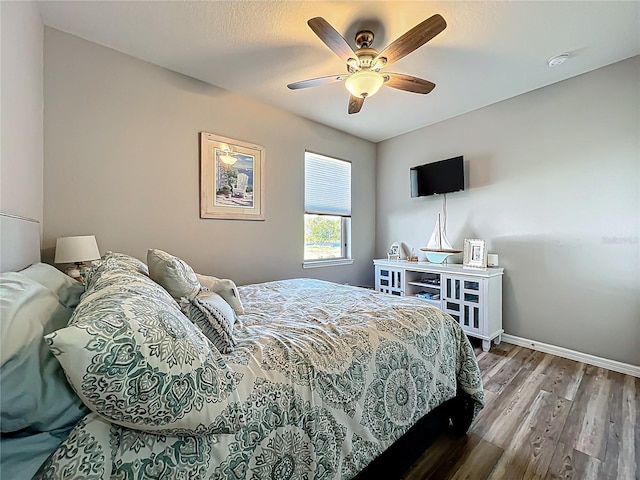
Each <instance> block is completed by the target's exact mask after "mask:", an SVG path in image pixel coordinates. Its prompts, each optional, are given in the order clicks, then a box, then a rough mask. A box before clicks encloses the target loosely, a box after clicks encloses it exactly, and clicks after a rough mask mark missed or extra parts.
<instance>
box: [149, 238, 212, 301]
mask: <svg viewBox="0 0 640 480" xmlns="http://www.w3.org/2000/svg"><path fill="white" fill-rule="evenodd" d="M147 263H148V264H149V276H150V277H151V278H152V279H153V280H154V281H156V282H157V283H159V284H160V285H162V286H163V287H164V288H165V290H166V291H167V292H169V293H170V294H171V296H172V297H173V298H176V299H179V298H182V297H187V298H193V297H195V296H196V295H197V294H198V292H199V291H200V282H199V281H198V278H197V277H196V273H195V272H194V271H193V268H191V267H190V266H189V265H187V263H186V262H184V261H183V260H181V259H179V258H178V257H174V256H173V255H170V254H168V253H167V252H163V251H162V250H157V249H153V248H150V249H149V251H148V252H147Z"/></svg>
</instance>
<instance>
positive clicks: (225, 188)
mask: <svg viewBox="0 0 640 480" xmlns="http://www.w3.org/2000/svg"><path fill="white" fill-rule="evenodd" d="M264 161H265V150H264V147H262V146H260V145H255V144H252V143H248V142H243V141H241V140H234V139H232V138H227V137H221V136H219V135H214V134H213V133H207V132H200V218H218V219H231V220H264Z"/></svg>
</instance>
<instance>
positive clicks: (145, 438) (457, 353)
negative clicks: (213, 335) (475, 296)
mask: <svg viewBox="0 0 640 480" xmlns="http://www.w3.org/2000/svg"><path fill="white" fill-rule="evenodd" d="M2 250H3V255H4V251H5V246H4V245H3V247H2ZM32 262H34V259H33V257H32V258H31V260H28V261H26V262H18V265H16V264H14V265H13V266H12V268H13V269H17V268H19V267H23V266H27V265H28V264H29V263H32ZM20 263H25V265H19V264H20ZM35 265H36V266H38V268H40V269H42V268H46V267H42V266H41V265H43V264H39V263H38V262H37V259H36V260H35ZM29 268H33V266H32V267H29ZM49 268H51V267H49ZM27 270H29V269H27ZM21 272H25V270H21ZM47 273H48V275H51V276H53V275H55V273H54V272H51V271H47ZM5 275H7V274H3V278H4V276H5ZM11 275H24V273H17V274H11ZM60 275H63V274H60ZM64 280H65V282H66V279H64ZM56 281H58V282H59V281H60V279H58V278H56ZM63 283H64V282H63ZM64 284H65V288H76V287H77V286H76V285H73V284H68V282H67V283H64ZM47 288H48V287H47ZM56 288H57V292H56V293H57V295H58V297H60V295H62V294H61V290H64V289H63V288H59V287H56ZM167 288H168V287H167ZM170 290H171V289H169V290H167V289H165V288H162V287H161V286H160V285H159V284H158V283H156V282H155V281H153V280H152V279H151V278H150V277H149V270H148V265H147V264H145V263H143V262H141V261H140V260H138V259H135V258H132V257H129V256H127V255H124V254H107V255H105V257H103V259H102V260H101V261H98V262H96V265H94V267H93V268H92V270H91V273H90V276H89V278H88V279H87V286H86V291H85V292H83V293H82V296H81V297H80V296H79V295H76V297H77V303H76V304H75V305H74V301H73V300H72V301H69V300H68V299H67V305H66V306H65V309H66V310H65V312H66V314H68V315H69V316H68V320H67V322H66V325H62V326H60V325H56V328H52V327H48V328H47V329H45V331H43V333H42V336H44V337H45V338H44V339H39V340H42V342H46V346H47V347H48V349H49V351H50V352H51V353H52V354H53V355H51V358H52V359H53V360H54V361H57V362H59V364H54V365H56V366H57V368H58V369H59V370H60V371H62V369H64V377H62V378H63V381H66V380H64V378H65V377H66V379H67V380H68V383H66V384H65V388H67V390H68V391H71V392H73V394H74V395H68V397H69V399H68V402H71V404H72V405H74V406H73V407H71V411H72V412H73V413H74V415H71V416H69V415H67V416H69V418H68V419H67V424H64V425H54V426H55V427H56V429H54V433H55V435H54V436H55V438H56V440H57V442H49V443H47V445H46V447H45V448H42V449H41V451H39V453H38V454H37V455H35V456H34V457H33V458H32V459H30V458H24V459H18V460H20V461H23V463H22V464H21V465H28V469H26V467H15V468H16V469H20V468H22V469H23V470H22V471H23V472H27V471H29V472H33V473H34V474H35V477H36V478H51V479H55V478H77V477H82V478H119V479H120V478H214V479H245V478H246V479H262V478H292V479H294V478H295V479H297V478H301V479H302V478H308V479H311V478H314V479H334V478H335V479H350V478H358V479H362V478H398V477H399V476H401V475H402V473H403V472H404V471H406V469H407V468H408V467H409V466H410V465H411V464H412V462H413V461H415V459H416V458H417V456H419V454H420V453H422V451H424V449H425V448H426V447H427V446H428V444H429V443H430V442H431V441H432V440H433V439H434V438H435V436H437V435H438V434H440V433H441V432H442V431H444V430H446V429H453V430H454V431H456V432H459V433H464V432H466V430H467V428H468V426H469V424H470V422H471V420H472V418H473V417H474V415H475V414H476V413H477V412H478V411H479V409H480V408H482V405H483V390H482V382H481V376H480V372H479V370H478V366H477V362H476V360H475V355H474V352H473V349H472V348H471V346H470V344H469V341H468V340H467V338H466V336H465V335H464V333H463V332H462V330H461V329H460V327H459V325H458V324H457V323H456V322H454V321H453V320H452V319H451V318H450V317H448V316H447V315H446V314H444V313H442V312H441V311H440V310H438V309H436V308H433V307H431V306H429V305H427V304H425V303H424V302H421V301H420V300H418V299H413V298H403V297H394V296H390V295H385V294H381V293H378V292H374V291H371V290H367V289H363V288H357V287H351V286H345V285H338V284H335V283H330V282H325V281H320V280H313V279H291V280H283V281H276V282H267V283H262V284H255V285H246V286H241V287H238V289H237V292H238V294H239V297H240V299H241V300H242V303H243V312H244V313H243V314H242V315H238V316H237V318H235V320H237V321H235V328H234V329H233V340H234V346H233V348H232V349H231V351H229V353H221V352H220V351H219V349H218V348H216V347H214V345H213V344H212V342H211V341H210V340H209V339H207V337H206V336H204V334H203V333H202V331H201V330H200V329H198V328H197V327H195V325H194V323H192V322H191V321H190V320H189V319H188V318H187V317H185V315H184V314H183V313H182V312H183V311H184V308H181V306H182V307H184V304H181V303H180V302H179V301H177V298H174V297H173V296H172V295H171V294H169V293H168V291H170ZM63 296H64V295H63ZM67 296H70V295H67ZM183 301H184V298H183ZM59 303H61V304H62V302H61V301H59ZM3 323H4V320H3ZM3 328H4V325H3ZM4 342H5V340H4V337H3V347H4V346H5V345H4ZM51 358H50V360H51ZM60 366H62V368H60ZM3 376H4V364H3ZM43 377H44V375H43ZM67 393H68V392H67ZM3 394H4V392H3ZM79 400H81V401H79ZM73 402H75V403H73ZM3 409H4V407H3ZM65 412H68V410H66V409H65ZM58 423H60V422H58ZM46 428H47V427H46V426H44V427H43V426H40V431H36V430H34V429H33V428H31V430H29V429H26V430H25V429H22V431H21V432H18V436H17V437H16V436H15V435H16V433H15V432H8V433H7V432H5V431H4V426H3V445H2V447H3V450H4V447H5V445H4V442H5V440H12V441H14V440H15V438H19V439H23V438H25V437H26V438H29V436H30V434H33V436H34V437H35V436H37V435H42V434H47V435H48V436H51V430H49V431H48V430H46ZM14 437H15V438H14ZM21 441H24V440H21ZM47 448H48V449H49V450H48V451H47ZM27 450H28V449H27ZM45 453H46V455H45ZM23 456H24V457H28V455H23ZM5 461H8V460H7V457H6V456H5V454H3V463H5ZM34 467H35V469H34ZM29 469H30V470H29ZM36 470H37V473H36ZM14 471H16V470H14ZM3 473H4V472H3ZM11 478H18V477H11ZM25 478H28V477H25Z"/></svg>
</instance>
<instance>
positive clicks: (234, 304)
mask: <svg viewBox="0 0 640 480" xmlns="http://www.w3.org/2000/svg"><path fill="white" fill-rule="evenodd" d="M196 277H197V279H198V281H199V282H200V285H201V286H202V289H203V290H206V291H209V292H214V293H217V294H218V295H220V296H221V297H222V298H224V299H225V301H226V302H227V303H228V304H229V305H231V308H233V311H234V312H236V314H238V315H243V314H244V307H243V306H242V301H241V300H240V294H239V293H238V288H237V287H236V284H235V283H233V281H232V280H229V279H226V278H216V277H209V276H207V275H200V274H199V273H196Z"/></svg>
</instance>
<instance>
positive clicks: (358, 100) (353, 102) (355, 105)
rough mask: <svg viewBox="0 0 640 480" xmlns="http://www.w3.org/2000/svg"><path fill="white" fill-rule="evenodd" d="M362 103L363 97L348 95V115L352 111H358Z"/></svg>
mask: <svg viewBox="0 0 640 480" xmlns="http://www.w3.org/2000/svg"><path fill="white" fill-rule="evenodd" d="M363 103H364V98H362V97H355V96H353V95H351V97H349V115H351V114H352V113H358V112H359V111H360V109H361V108H362V104H363Z"/></svg>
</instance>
